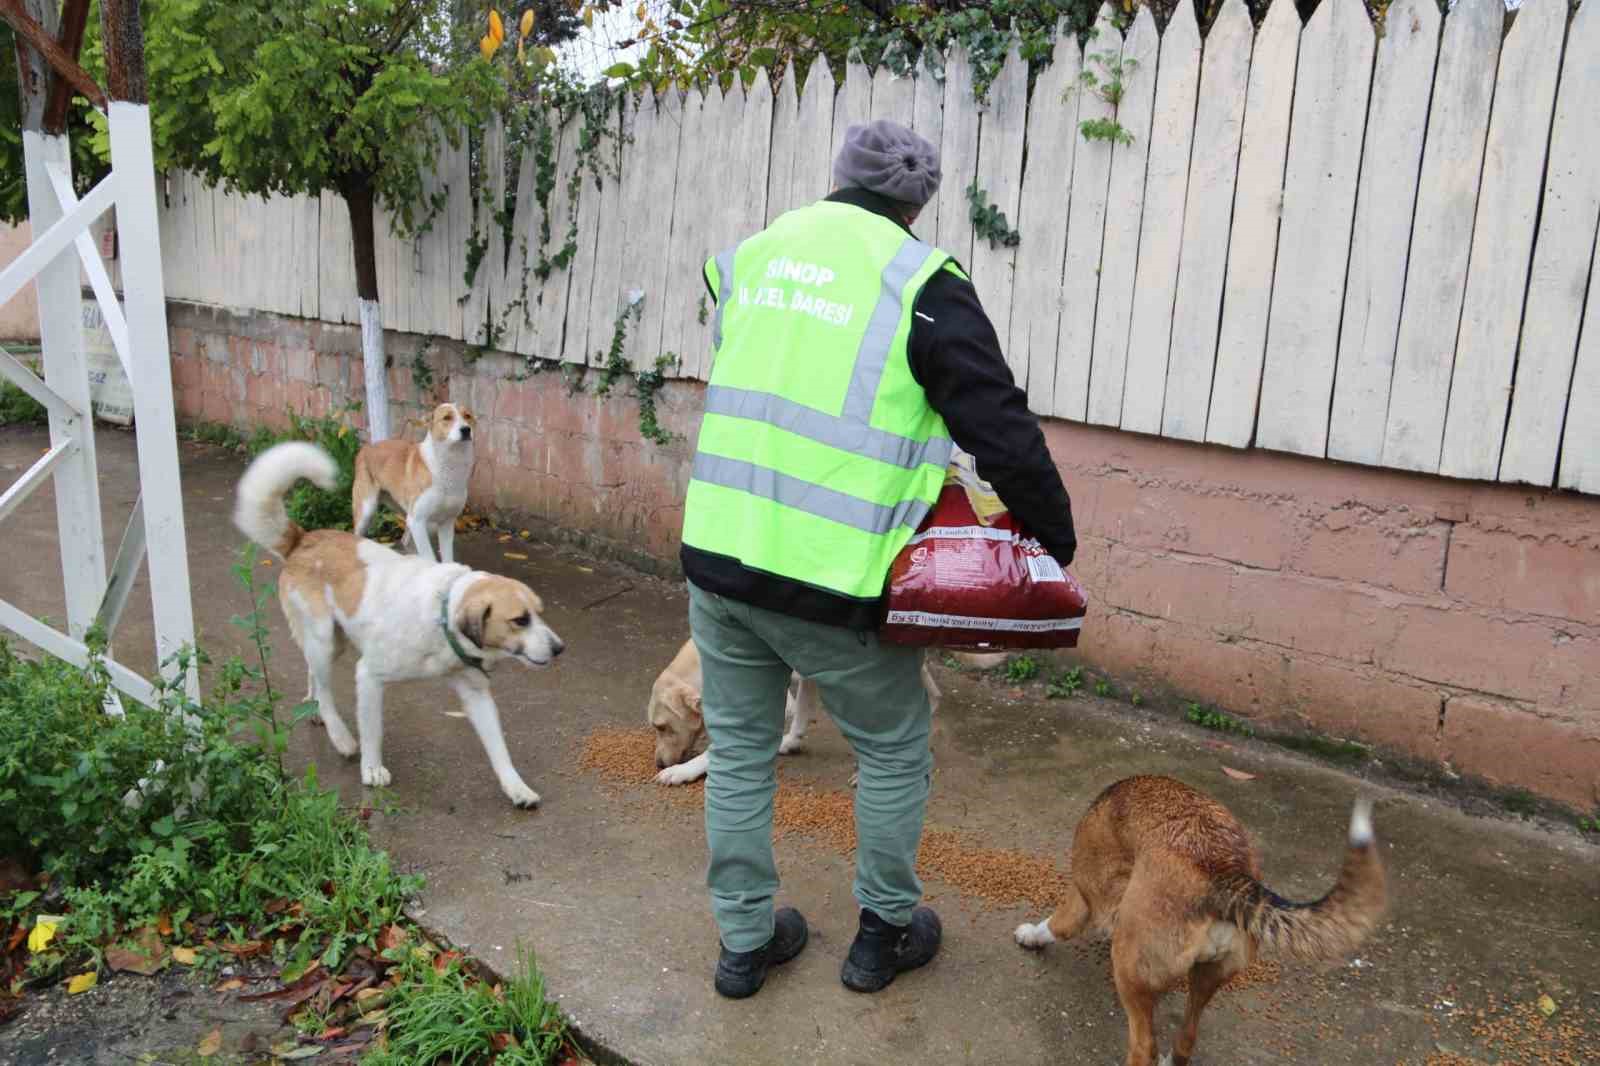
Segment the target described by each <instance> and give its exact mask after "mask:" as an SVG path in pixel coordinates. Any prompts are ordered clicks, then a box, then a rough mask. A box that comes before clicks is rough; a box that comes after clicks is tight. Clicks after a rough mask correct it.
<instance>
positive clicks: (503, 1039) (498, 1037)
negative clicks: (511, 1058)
mask: <svg viewBox="0 0 1600 1066" xmlns="http://www.w3.org/2000/svg"><path fill="white" fill-rule="evenodd" d="M489 1046H490V1047H492V1048H494V1049H495V1050H496V1051H505V1050H506V1049H507V1048H514V1047H519V1046H520V1045H519V1044H518V1043H517V1038H516V1037H514V1036H512V1035H511V1034H510V1033H495V1034H494V1035H493V1036H491V1037H490V1038H489Z"/></svg>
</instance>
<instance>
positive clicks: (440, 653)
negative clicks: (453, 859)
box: [233, 442, 565, 807]
mask: <svg viewBox="0 0 1600 1066" xmlns="http://www.w3.org/2000/svg"><path fill="white" fill-rule="evenodd" d="M337 477H338V467H337V466H336V465H335V463H334V461H333V459H332V457H331V456H329V455H328V453H327V452H325V451H323V450H322V449H321V448H318V447H317V446H316V445H313V444H306V443H302V442H292V443H288V444H279V445H277V446H276V447H273V448H270V449H268V450H267V451H266V452H264V453H262V455H261V456H260V458H258V459H256V461H255V462H253V463H251V464H250V468H249V469H248V470H246V471H245V473H244V477H242V478H240V480H239V490H238V504H237V508H236V510H235V511H234V519H233V520H234V524H235V525H237V526H238V527H239V529H240V531H241V532H243V533H244V535H245V536H247V537H249V538H250V539H251V540H253V541H255V542H256V543H257V544H259V545H261V546H262V547H264V548H266V549H268V550H270V551H271V552H273V553H274V554H275V555H277V556H279V557H280V558H281V559H282V560H283V573H282V576H281V577H279V579H278V602H279V604H280V605H281V606H282V608H283V614H284V617H285V618H286V619H287V620H288V622H289V631H290V632H291V633H292V634H293V635H294V641H295V643H296V644H297V645H299V647H300V650H301V652H302V653H304V655H305V659H306V668H307V670H308V672H309V674H310V677H311V689H312V694H313V698H314V699H315V700H316V703H317V711H318V713H319V714H320V716H321V718H322V722H323V724H324V725H325V726H327V729H328V740H329V741H330V742H331V743H332V744H333V746H334V747H335V748H336V749H337V750H338V751H339V754H341V755H343V756H345V757H346V758H349V757H352V756H354V755H355V754H356V753H357V752H358V751H359V752H360V755H361V781H362V783H363V784H366V785H373V786H382V785H387V784H388V783H389V781H390V774H389V771H388V770H387V769H386V768H385V767H384V765H383V686H384V685H386V684H389V683H390V682H395V681H412V680H416V679H420V678H432V677H445V678H448V679H449V680H450V683H451V685H452V687H454V688H455V691H456V695H457V696H459V697H460V699H461V705H462V708H463V709H464V710H465V711H466V712H467V718H468V719H469V720H470V721H471V722H472V727H473V729H474V730H476V731H477V734H478V739H479V740H480V741H482V743H483V747H484V750H485V751H486V752H487V753H488V755H489V764H490V765H491V766H492V767H493V768H494V774H495V777H496V778H497V779H498V780H499V782H500V788H501V790H502V791H504V792H505V794H506V795H507V796H508V797H509V798H510V800H511V802H512V803H514V804H516V805H517V806H518V807H534V806H537V805H538V803H539V794H538V793H537V792H535V791H534V790H533V789H531V788H529V787H528V785H527V783H526V782H524V781H523V780H522V777H521V776H520V775H519V774H518V773H517V771H516V769H515V768H514V767H513V766H512V765H511V756H510V753H509V752H507V750H506V742H505V736H504V734H503V733H502V732H501V730H500V712H499V709H498V708H497V707H496V706H495V702H494V696H493V695H492V694H491V693H490V691H489V676H488V674H487V672H486V670H487V668H488V667H489V665H491V664H492V663H495V662H498V661H500V660H502V659H517V660H520V661H521V662H524V663H527V664H529V665H531V666H536V667H539V666H547V665H549V663H550V661H551V660H552V659H554V658H555V657H556V656H557V655H560V654H561V652H562V650H563V649H564V647H565V646H564V645H563V644H562V642H561V638H560V637H558V636H556V634H555V633H554V631H552V630H551V629H550V627H549V626H547V625H545V623H544V621H543V620H542V619H540V617H539V612H540V611H542V610H543V609H544V605H543V604H542V603H540V601H539V597H538V596H536V595H534V592H533V590H532V589H530V588H529V587H528V586H527V585H524V584H523V583H522V582H520V581H515V580H513V579H511V578H508V577H500V576H498V575H495V574H487V573H483V572H481V571H477V570H472V569H469V568H468V567H465V566H458V565H456V564H454V563H437V562H432V561H430V560H428V559H424V558H421V557H419V556H415V555H401V554H400V553H399V552H396V551H393V550H392V549H390V548H387V547H385V546H384V545H382V544H378V543H375V542H373V541H370V540H364V539H362V538H361V537H358V536H356V535H355V534H353V533H345V532H341V531H338V530H331V529H317V530H310V531H307V530H304V529H301V528H300V526H299V525H297V524H296V523H294V522H293V521H291V520H290V518H289V516H288V514H287V513H286V512H285V510H284V505H283V497H284V494H285V493H287V492H288V491H289V489H290V488H291V487H292V486H293V485H294V483H295V482H296V481H298V480H299V479H301V478H308V479H309V480H311V481H312V482H313V483H315V484H316V485H319V486H321V487H322V488H332V487H333V485H334V484H335V483H336V481H337ZM346 645H354V646H355V649H356V652H357V653H358V654H359V655H360V656H361V658H360V659H359V661H358V662H357V663H356V704H357V706H356V728H357V730H358V732H359V734H360V738H361V741H360V744H359V746H358V745H357V743H356V739H355V738H354V737H352V736H351V735H350V730H349V729H348V728H346V727H345V724H344V720H343V719H342V718H340V717H339V712H338V711H337V710H336V709H335V707H334V704H333V663H334V660H335V659H336V658H337V657H338V656H339V653H340V652H342V651H343V650H344V648H345V646H346Z"/></svg>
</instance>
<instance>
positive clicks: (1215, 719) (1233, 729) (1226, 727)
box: [1184, 703, 1256, 737]
mask: <svg viewBox="0 0 1600 1066" xmlns="http://www.w3.org/2000/svg"><path fill="white" fill-rule="evenodd" d="M1184 718H1186V719H1188V720H1189V721H1190V722H1192V723H1194V724H1195V725H1197V726H1200V727H1202V728H1204V729H1212V730H1215V731H1216V732H1218V733H1232V734H1234V735H1235V736H1241V737H1253V736H1255V735H1256V731H1255V729H1254V727H1252V726H1251V725H1250V723H1248V722H1244V721H1241V720H1239V719H1238V718H1235V717H1234V716H1233V715H1231V714H1227V713H1226V712H1223V711H1216V710H1212V709H1211V708H1209V707H1204V706H1201V705H1200V704H1198V703H1191V704H1189V707H1188V710H1187V711H1185V712H1184Z"/></svg>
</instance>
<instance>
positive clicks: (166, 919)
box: [156, 911, 172, 936]
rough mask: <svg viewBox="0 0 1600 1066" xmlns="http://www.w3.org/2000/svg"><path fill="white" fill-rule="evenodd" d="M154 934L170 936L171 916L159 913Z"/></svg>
mask: <svg viewBox="0 0 1600 1066" xmlns="http://www.w3.org/2000/svg"><path fill="white" fill-rule="evenodd" d="M156 932H158V933H160V934H161V935H162V936H171V935H172V915H170V914H168V913H166V912H165V911H163V912H162V913H161V917H160V918H159V919H158V920H157V921H156Z"/></svg>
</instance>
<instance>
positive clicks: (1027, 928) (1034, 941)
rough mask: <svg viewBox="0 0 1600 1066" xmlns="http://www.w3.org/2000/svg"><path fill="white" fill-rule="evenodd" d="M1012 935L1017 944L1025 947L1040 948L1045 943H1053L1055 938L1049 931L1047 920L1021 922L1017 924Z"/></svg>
mask: <svg viewBox="0 0 1600 1066" xmlns="http://www.w3.org/2000/svg"><path fill="white" fill-rule="evenodd" d="M1012 935H1013V936H1015V937H1016V938H1017V943H1018V944H1021V945H1022V946H1023V947H1025V948H1035V949H1038V948H1042V947H1044V946H1045V945H1046V944H1053V943H1055V939H1056V938H1055V936H1054V935H1053V934H1052V933H1051V932H1050V924H1049V923H1048V922H1039V923H1038V924H1033V923H1030V922H1023V923H1022V924H1021V925H1019V926H1017V931H1016V932H1015V933H1013V934H1012Z"/></svg>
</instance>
